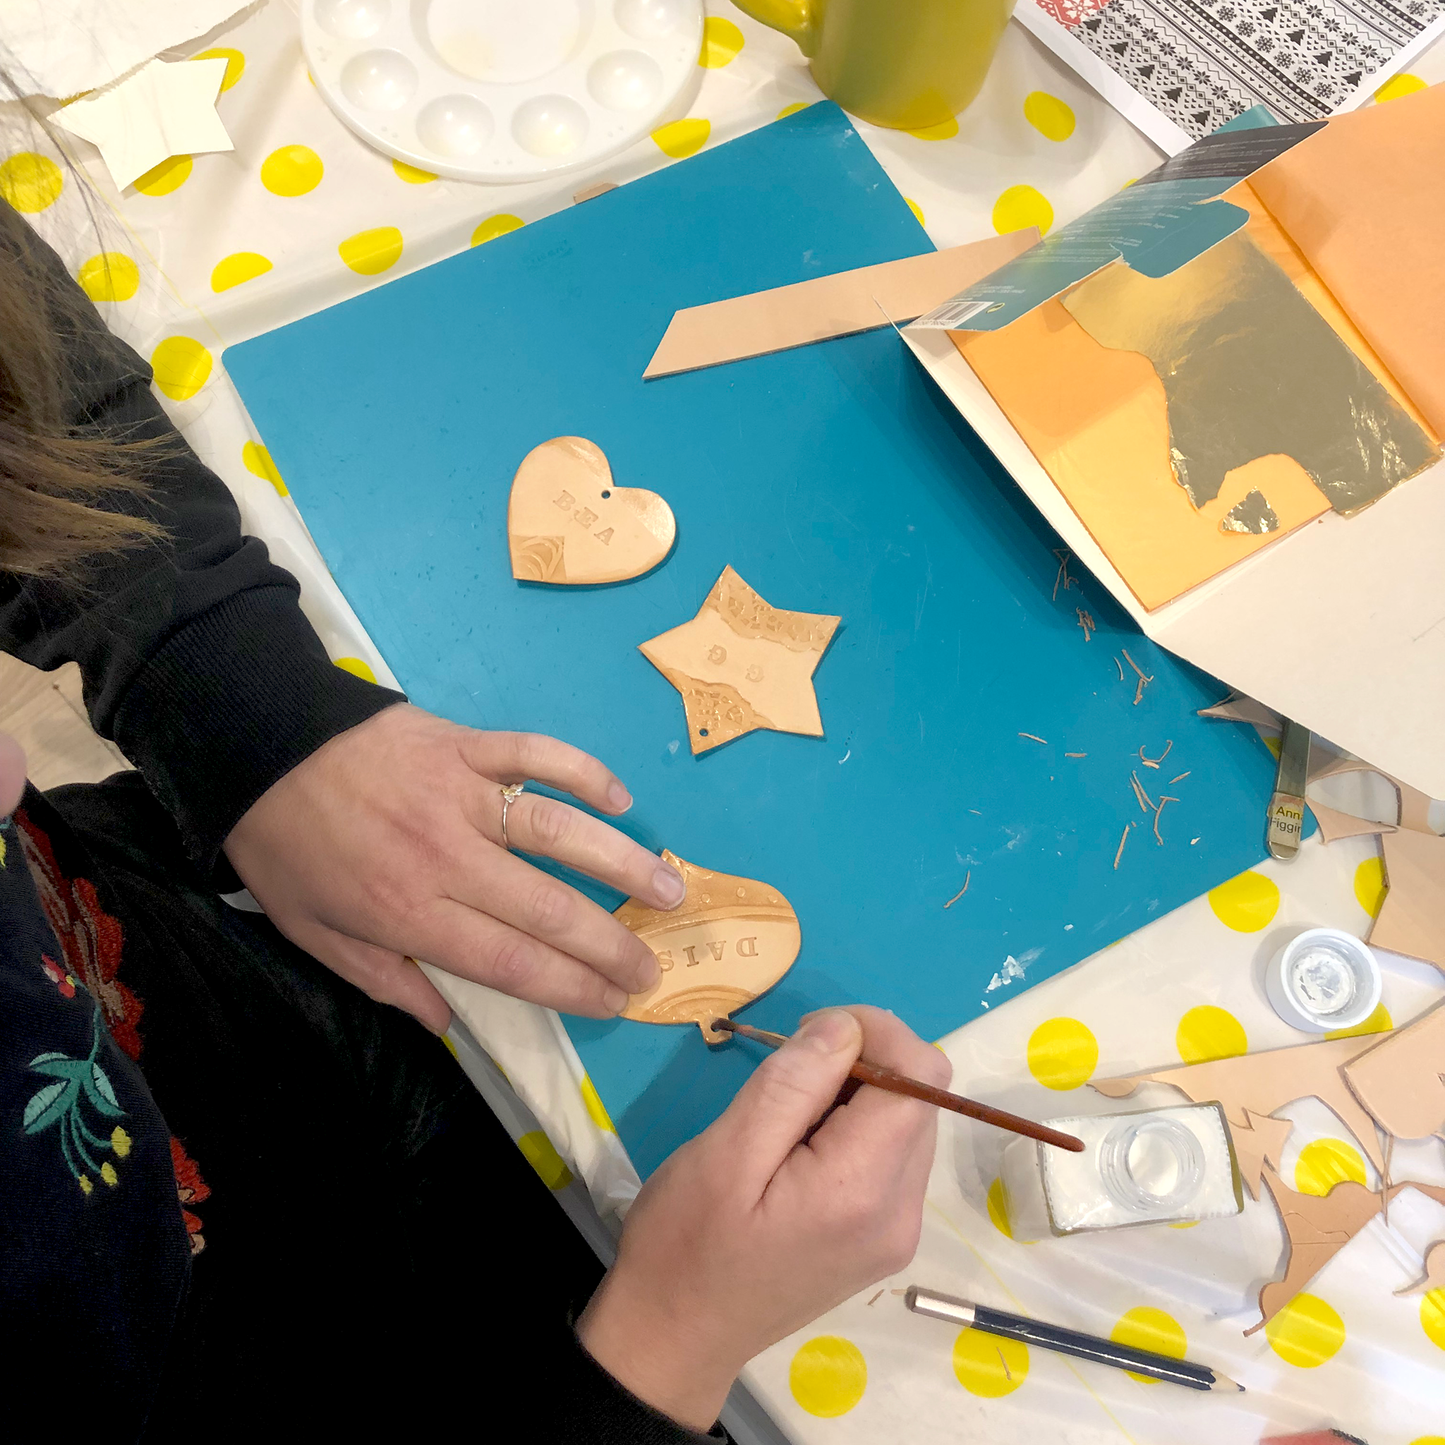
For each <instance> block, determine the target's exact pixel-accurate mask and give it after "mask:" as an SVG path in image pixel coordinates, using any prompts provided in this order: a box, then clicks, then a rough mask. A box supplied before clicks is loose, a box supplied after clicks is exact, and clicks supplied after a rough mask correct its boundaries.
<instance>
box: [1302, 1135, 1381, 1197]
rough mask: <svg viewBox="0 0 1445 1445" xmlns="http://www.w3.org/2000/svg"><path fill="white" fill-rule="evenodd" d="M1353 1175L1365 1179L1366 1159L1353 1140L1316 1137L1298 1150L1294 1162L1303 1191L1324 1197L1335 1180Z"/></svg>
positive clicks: (1363, 1180) (1358, 1181)
mask: <svg viewBox="0 0 1445 1445" xmlns="http://www.w3.org/2000/svg"><path fill="white" fill-rule="evenodd" d="M1346 1179H1353V1180H1354V1181H1355V1183H1356V1184H1363V1183H1364V1182H1365V1161H1364V1160H1363V1159H1361V1158H1360V1151H1359V1150H1358V1149H1356V1148H1355V1146H1354V1145H1353V1144H1346V1143H1345V1141H1344V1140H1343V1139H1315V1140H1313V1141H1312V1142H1311V1143H1309V1144H1306V1145H1305V1146H1304V1148H1303V1149H1301V1150H1300V1151H1299V1158H1298V1159H1297V1160H1296V1161H1295V1166H1294V1187H1295V1188H1296V1189H1297V1190H1299V1192H1300V1193H1301V1194H1314V1195H1317V1196H1318V1197H1319V1198H1321V1199H1323V1198H1324V1197H1325V1195H1326V1194H1328V1193H1329V1192H1330V1190H1331V1189H1333V1188H1334V1187H1335V1185H1336V1184H1342V1183H1344V1181H1345V1180H1346Z"/></svg>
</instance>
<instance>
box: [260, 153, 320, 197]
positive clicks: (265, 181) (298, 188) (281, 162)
mask: <svg viewBox="0 0 1445 1445" xmlns="http://www.w3.org/2000/svg"><path fill="white" fill-rule="evenodd" d="M325 169H326V167H325V166H323V165H322V164H321V157H320V156H319V155H317V154H316V152H315V151H314V150H312V149H311V147H310V146H281V147H280V149H278V150H274V151H272V152H271V154H270V155H269V156H267V157H266V159H265V160H264V161H262V162H261V184H262V185H263V186H265V187H266V189H267V190H268V191H270V192H271V194H272V195H273V196H304V195H305V194H306V193H307V191H314V190H315V189H316V187H317V186H319V185H320V184H321V176H322V174H323V172H324V171H325Z"/></svg>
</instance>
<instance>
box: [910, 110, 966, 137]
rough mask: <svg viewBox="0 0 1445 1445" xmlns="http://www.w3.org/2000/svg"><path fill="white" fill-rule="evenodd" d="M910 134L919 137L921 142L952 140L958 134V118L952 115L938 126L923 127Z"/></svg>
mask: <svg viewBox="0 0 1445 1445" xmlns="http://www.w3.org/2000/svg"><path fill="white" fill-rule="evenodd" d="M908 134H909V135H911V136H917V137H918V139H919V140H952V139H953V138H954V136H956V135H957V134H958V117H957V116H953V115H951V116H949V118H948V119H947V120H941V121H939V122H938V124H937V125H921V126H919V127H918V128H917V129H916V130H911V131H909V132H908Z"/></svg>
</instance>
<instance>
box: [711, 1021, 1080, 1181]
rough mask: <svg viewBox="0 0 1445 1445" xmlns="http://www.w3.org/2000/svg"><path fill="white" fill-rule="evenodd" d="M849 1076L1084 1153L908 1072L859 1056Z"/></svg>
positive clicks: (741, 1027)
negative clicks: (912, 1077) (888, 1067)
mask: <svg viewBox="0 0 1445 1445" xmlns="http://www.w3.org/2000/svg"><path fill="white" fill-rule="evenodd" d="M712 1026H713V1028H715V1029H723V1030H725V1031H726V1032H728V1033H731V1034H739V1035H741V1037H743V1038H745V1039H752V1040H753V1041H754V1042H755V1043H759V1044H766V1045H767V1046H768V1047H769V1048H770V1049H776V1048H781V1047H782V1045H783V1044H785V1043H787V1042H788V1036H787V1034H775V1033H773V1032H771V1031H770V1030H768V1029H755V1028H752V1027H751V1026H749V1025H748V1024H735V1023H734V1022H733V1021H732V1020H731V1019H714V1020H713V1022H712ZM848 1077H849V1078H852V1079H857V1080H859V1082H860V1083H864V1084H871V1085H872V1086H873V1087H874V1088H875V1089H883V1090H885V1091H886V1092H888V1093H890V1094H906V1095H907V1096H908V1097H909V1098H910V1099H922V1100H923V1102H924V1103H925V1104H936V1105H937V1106H938V1107H939V1108H940V1109H951V1110H952V1111H953V1112H954V1113H955V1114H963V1115H965V1116H966V1117H967V1118H970V1119H977V1120H979V1121H980V1122H981V1123H984V1124H992V1125H994V1127H995V1128H998V1129H1007V1130H1009V1131H1010V1132H1011V1133H1014V1134H1022V1135H1023V1136H1024V1137H1025V1138H1026V1139H1037V1140H1038V1141H1039V1143H1041V1144H1052V1145H1053V1146H1054V1148H1056V1149H1067V1150H1069V1151H1070V1153H1073V1154H1082V1153H1083V1152H1084V1141H1083V1140H1082V1139H1077V1138H1075V1137H1074V1135H1072V1134H1063V1133H1060V1132H1059V1130H1057V1129H1050V1128H1049V1127H1048V1125H1046V1124H1035V1123H1034V1121H1033V1120H1032V1119H1023V1118H1020V1117H1019V1115H1017V1114H1010V1113H1007V1112H1006V1111H1005V1110H1003V1109H995V1108H994V1107H993V1106H992V1105H991V1104H980V1103H979V1102H978V1101H977V1100H976V1099H965V1098H964V1097H963V1095H962V1094H950V1093H949V1092H948V1090H947V1089H937V1088H934V1086H933V1085H932V1084H925V1083H924V1082H923V1081H922V1080H921V1079H910V1078H909V1077H908V1076H907V1075H906V1074H899V1073H895V1072H894V1071H893V1070H892V1069H885V1068H882V1067H880V1066H879V1065H878V1064H870V1063H866V1062H865V1061H864V1060H862V1059H859V1060H858V1062H857V1063H855V1064H854V1065H853V1067H852V1068H851V1069H849V1070H848Z"/></svg>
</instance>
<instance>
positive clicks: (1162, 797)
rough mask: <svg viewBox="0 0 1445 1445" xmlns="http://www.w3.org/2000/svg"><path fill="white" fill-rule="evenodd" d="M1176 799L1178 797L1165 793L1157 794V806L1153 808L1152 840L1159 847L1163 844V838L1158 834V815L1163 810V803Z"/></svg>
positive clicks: (1176, 800) (1175, 801)
mask: <svg viewBox="0 0 1445 1445" xmlns="http://www.w3.org/2000/svg"><path fill="white" fill-rule="evenodd" d="M1178 801H1179V799H1178V798H1171V797H1170V796H1169V795H1168V794H1167V793H1161V794H1160V796H1159V806H1158V807H1156V808H1155V809H1154V841H1155V842H1156V843H1157V844H1158V845H1159V846H1160V847H1161V848H1162V847H1163V846H1164V839H1163V838H1161V837H1160V836H1159V815H1160V813H1162V812H1163V811H1164V804H1165V803H1177V802H1178Z"/></svg>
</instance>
